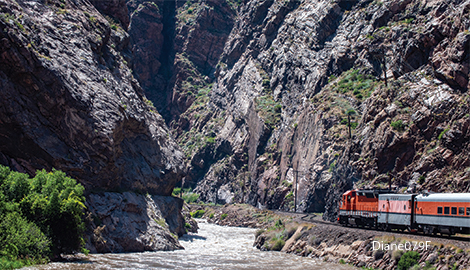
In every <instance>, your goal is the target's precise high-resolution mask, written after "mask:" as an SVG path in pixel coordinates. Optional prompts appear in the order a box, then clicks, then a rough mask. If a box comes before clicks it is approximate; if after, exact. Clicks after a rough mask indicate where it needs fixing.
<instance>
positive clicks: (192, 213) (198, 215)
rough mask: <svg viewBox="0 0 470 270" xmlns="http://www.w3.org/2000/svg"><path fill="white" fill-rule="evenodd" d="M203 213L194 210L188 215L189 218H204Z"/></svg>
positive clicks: (202, 211)
mask: <svg viewBox="0 0 470 270" xmlns="http://www.w3.org/2000/svg"><path fill="white" fill-rule="evenodd" d="M204 213H205V211H204V210H196V211H194V212H191V213H189V214H190V215H191V217H193V218H202V216H204Z"/></svg>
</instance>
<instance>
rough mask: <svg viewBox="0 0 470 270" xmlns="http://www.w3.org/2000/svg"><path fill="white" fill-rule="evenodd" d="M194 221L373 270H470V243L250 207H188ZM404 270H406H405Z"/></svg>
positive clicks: (263, 244)
mask: <svg viewBox="0 0 470 270" xmlns="http://www.w3.org/2000/svg"><path fill="white" fill-rule="evenodd" d="M190 211H191V213H192V214H193V215H196V213H197V214H199V215H201V216H202V217H203V218H206V219H207V220H208V221H209V222H212V223H216V224H219V225H226V226H244V227H252V228H260V230H258V231H257V233H256V240H255V243H254V246H256V247H257V248H259V249H261V250H278V251H281V252H286V253H293V254H296V255H299V256H306V257H311V258H320V259H322V260H324V261H328V262H336V263H344V264H352V265H354V266H357V267H365V268H372V269H409V268H411V267H413V268H412V269H437V270H441V269H469V268H468V265H470V243H469V241H468V240H467V239H466V238H465V237H459V239H460V240H459V239H457V240H451V239H445V238H434V237H427V236H422V235H412V234H401V233H395V232H382V231H373V230H363V229H358V228H349V227H341V226H336V225H335V224H334V223H328V222H323V221H321V218H320V217H319V216H317V217H314V216H313V215H304V214H295V213H280V212H273V211H269V210H259V209H257V208H254V207H251V206H248V205H240V204H236V205H225V206H210V205H191V206H190ZM407 267H408V268H407Z"/></svg>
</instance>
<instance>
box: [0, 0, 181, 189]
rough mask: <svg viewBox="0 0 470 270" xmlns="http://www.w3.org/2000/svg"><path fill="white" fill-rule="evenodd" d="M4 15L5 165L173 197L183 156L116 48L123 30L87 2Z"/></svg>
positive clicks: (12, 9)
mask: <svg viewBox="0 0 470 270" xmlns="http://www.w3.org/2000/svg"><path fill="white" fill-rule="evenodd" d="M57 5H58V4H57ZM2 12H3V14H4V15H3V18H2V20H1V22H0V23H1V28H2V32H1V35H2V36H1V40H2V48H1V55H2V58H1V75H0V76H1V77H2V80H1V84H2V85H1V89H2V93H3V97H4V98H3V99H2V101H1V102H2V106H1V119H2V127H1V128H2V131H1V134H2V136H1V137H2V144H1V147H2V148H1V153H2V163H6V164H7V165H13V166H14V167H15V168H16V169H18V170H20V171H26V172H29V173H32V172H34V171H35V170H36V169H40V168H48V169H51V168H52V167H55V168H57V169H61V170H63V171H65V172H67V173H68V174H69V175H71V176H72V177H74V178H77V179H78V180H79V181H80V182H81V183H82V184H84V185H85V187H86V188H87V189H94V188H96V189H100V188H101V189H107V190H112V189H127V190H141V191H149V192H151V193H154V194H159V195H169V194H171V191H172V188H173V186H174V184H175V183H176V182H178V181H179V179H181V176H182V172H183V164H182V153H181V152H180V151H179V150H178V146H177V145H176V144H175V143H174V142H173V141H172V140H171V139H169V137H168V130H167V128H166V127H165V124H164V121H163V120H162V118H161V116H160V115H158V113H156V111H155V110H154V109H152V107H150V106H148V105H147V104H146V103H145V102H144V99H145V96H144V94H143V92H142V90H141V88H140V87H139V84H138V83H137V81H135V79H133V77H132V75H131V74H130V72H129V69H128V68H127V67H126V66H125V62H124V60H123V58H122V56H121V54H120V52H119V51H116V50H115V48H116V47H119V46H120V45H121V43H120V42H124V43H125V42H126V40H127V39H128V36H127V34H126V33H125V32H124V31H123V30H122V28H118V29H117V30H113V29H111V28H110V26H109V23H108V22H107V21H106V20H104V19H103V17H102V16H101V15H100V14H99V13H98V12H97V11H96V10H95V9H94V8H93V7H92V6H89V5H86V4H85V3H81V2H76V3H75V2H70V3H69V2H67V3H66V4H65V6H64V9H62V8H60V7H56V6H55V5H54V4H53V3H51V4H42V3H33V2H24V3H22V2H19V4H18V5H16V4H14V3H10V2H3V3H2ZM152 110H153V111H152Z"/></svg>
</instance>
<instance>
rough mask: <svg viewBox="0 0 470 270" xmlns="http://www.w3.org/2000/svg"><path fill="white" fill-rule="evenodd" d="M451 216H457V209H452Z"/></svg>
mask: <svg viewBox="0 0 470 270" xmlns="http://www.w3.org/2000/svg"><path fill="white" fill-rule="evenodd" d="M451 211H452V215H457V207H452V209H451Z"/></svg>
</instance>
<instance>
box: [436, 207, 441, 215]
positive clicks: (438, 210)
mask: <svg viewBox="0 0 470 270" xmlns="http://www.w3.org/2000/svg"><path fill="white" fill-rule="evenodd" d="M437 213H438V214H441V215H442V207H440V206H439V207H437Z"/></svg>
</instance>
